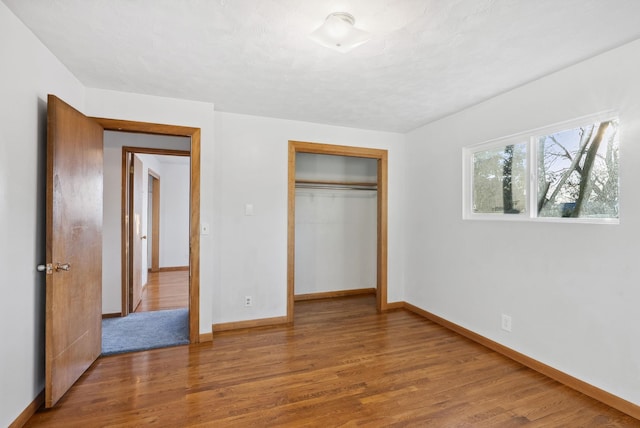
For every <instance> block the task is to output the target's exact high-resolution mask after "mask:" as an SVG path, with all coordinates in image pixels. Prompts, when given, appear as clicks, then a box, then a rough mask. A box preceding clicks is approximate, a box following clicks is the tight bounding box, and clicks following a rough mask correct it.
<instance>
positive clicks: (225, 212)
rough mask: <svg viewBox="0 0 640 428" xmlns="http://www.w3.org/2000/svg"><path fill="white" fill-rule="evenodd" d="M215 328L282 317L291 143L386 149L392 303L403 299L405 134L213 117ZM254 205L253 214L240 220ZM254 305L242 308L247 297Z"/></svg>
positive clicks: (234, 116) (225, 114) (248, 117)
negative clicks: (216, 261) (216, 254)
mask: <svg viewBox="0 0 640 428" xmlns="http://www.w3.org/2000/svg"><path fill="white" fill-rule="evenodd" d="M215 118H216V126H215V129H216V164H215V168H216V177H215V183H216V185H215V187H214V189H215V195H216V198H217V199H216V201H217V213H218V215H217V222H216V225H215V228H216V229H215V234H216V235H217V236H218V239H217V245H219V248H220V251H219V257H220V262H219V264H218V273H217V276H216V280H215V283H216V286H215V289H214V296H213V316H214V319H213V321H214V323H222V322H230V321H240V320H250V319H257V318H270V317H279V316H284V315H286V303H287V168H288V163H287V162H288V141H289V140H298V141H309V142H321V143H327V144H339V145H347V146H359V147H371V148H377V149H387V150H389V269H388V270H389V272H388V295H389V301H391V302H393V301H399V300H403V299H404V294H403V271H402V259H403V246H404V242H403V234H404V231H403V222H402V220H403V218H402V205H403V203H404V201H403V197H402V195H403V185H404V180H403V179H404V173H403V164H404V145H403V139H404V137H403V135H401V134H394V133H385V132H377V131H366V130H359V129H350V128H342V127H336V126H328V125H318V124H312V123H306V122H296V121H289V120H280V119H270V118H264V117H256V116H246V115H238V114H231V113H221V112H216V114H215ZM245 204H253V206H254V213H255V215H253V216H245V215H244V213H245ZM248 295H251V296H252V297H253V306H252V307H244V296H248Z"/></svg>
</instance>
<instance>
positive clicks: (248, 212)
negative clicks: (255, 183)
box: [244, 204, 253, 215]
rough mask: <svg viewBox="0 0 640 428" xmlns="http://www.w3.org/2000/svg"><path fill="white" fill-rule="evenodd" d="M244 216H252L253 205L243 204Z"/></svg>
mask: <svg viewBox="0 0 640 428" xmlns="http://www.w3.org/2000/svg"><path fill="white" fill-rule="evenodd" d="M244 215H253V204H245V206H244Z"/></svg>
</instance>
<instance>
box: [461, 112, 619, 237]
mask: <svg viewBox="0 0 640 428" xmlns="http://www.w3.org/2000/svg"><path fill="white" fill-rule="evenodd" d="M614 118H617V119H619V115H618V113H617V112H615V111H606V112H600V113H596V114H592V115H587V116H582V117H578V118H575V119H571V120H568V121H565V122H560V123H556V124H553V125H549V126H545V127H541V128H536V129H532V130H530V131H526V132H521V133H518V134H513V135H510V136H507V137H502V138H497V139H494V140H489V141H485V142H483V143H480V144H474V145H472V146H467V147H464V148H463V149H462V218H463V219H464V220H498V221H534V222H541V223H585V224H620V210H619V211H618V218H573V217H538V208H537V207H538V168H537V165H538V150H537V144H538V139H539V137H541V136H543V135H550V134H555V133H558V132H561V131H566V130H569V129H574V128H578V127H581V126H585V125H586V124H589V123H594V122H604V121H607V120H610V119H614ZM621 127H622V125H620V128H621ZM618 132H620V129H619V131H618ZM618 138H620V135H619V136H618ZM523 143H524V144H526V145H527V148H526V150H527V167H526V171H525V176H526V177H528V182H527V185H526V189H525V194H526V198H527V200H526V202H525V212H524V213H519V214H506V213H501V212H497V213H476V212H473V176H474V174H473V155H474V154H475V153H477V152H482V151H486V150H491V149H496V148H502V147H506V146H508V145H511V144H513V145H516V144H523ZM619 170H620V165H618V171H619ZM619 197H620V195H618V198H619ZM619 203H620V201H619V200H618V204H619Z"/></svg>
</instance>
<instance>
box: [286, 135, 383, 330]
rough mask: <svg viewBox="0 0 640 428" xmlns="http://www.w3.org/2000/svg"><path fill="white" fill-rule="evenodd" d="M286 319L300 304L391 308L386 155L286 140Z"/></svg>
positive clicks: (378, 308)
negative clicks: (360, 299)
mask: <svg viewBox="0 0 640 428" xmlns="http://www.w3.org/2000/svg"><path fill="white" fill-rule="evenodd" d="M288 172H289V178H288V184H289V189H288V190H289V207H288V208H289V210H288V212H289V214H288V268H287V289H288V290H287V320H288V321H289V322H293V312H294V303H295V301H299V300H308V299H317V298H326V297H338V296H347V295H354V294H364V293H375V295H376V309H377V310H378V311H379V312H382V311H385V310H386V309H387V151H386V150H379V149H369V148H361V147H349V146H334V145H327V144H318V143H306V142H299V141H289V171H288Z"/></svg>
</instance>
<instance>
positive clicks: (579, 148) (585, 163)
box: [463, 116, 620, 223]
mask: <svg viewBox="0 0 640 428" xmlns="http://www.w3.org/2000/svg"><path fill="white" fill-rule="evenodd" d="M593 117H594V118H595V116H593ZM600 117H603V116H600ZM580 122H582V123H583V124H585V123H586V124H585V125H580V126H575V125H574V126H573V127H571V126H570V125H569V126H566V127H562V126H554V127H549V128H546V129H545V130H541V131H539V132H538V133H535V132H532V133H528V134H520V135H518V136H513V137H509V138H506V139H503V140H497V141H493V142H490V143H485V144H482V145H480V146H474V147H471V148H467V149H465V150H464V153H465V165H466V166H465V176H466V177H468V178H467V180H468V181H467V182H465V186H464V203H463V206H464V217H465V218H479V219H482V218H487V219H488V218H494V219H496V218H502V219H508V218H511V219H562V220H557V221H570V220H568V219H575V220H574V221H576V222H596V223H597V222H607V223H617V221H618V218H619V213H618V200H619V188H618V164H619V158H620V155H619V141H618V133H619V132H618V131H619V120H618V119H617V118H615V117H613V116H609V118H607V119H606V120H602V119H598V120H596V119H591V120H589V119H584V120H581V121H578V122H576V121H574V122H573V123H574V124H580ZM563 128H564V129H563ZM501 141H502V143H501ZM528 166H530V167H529V168H528ZM529 171H531V174H529Z"/></svg>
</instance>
